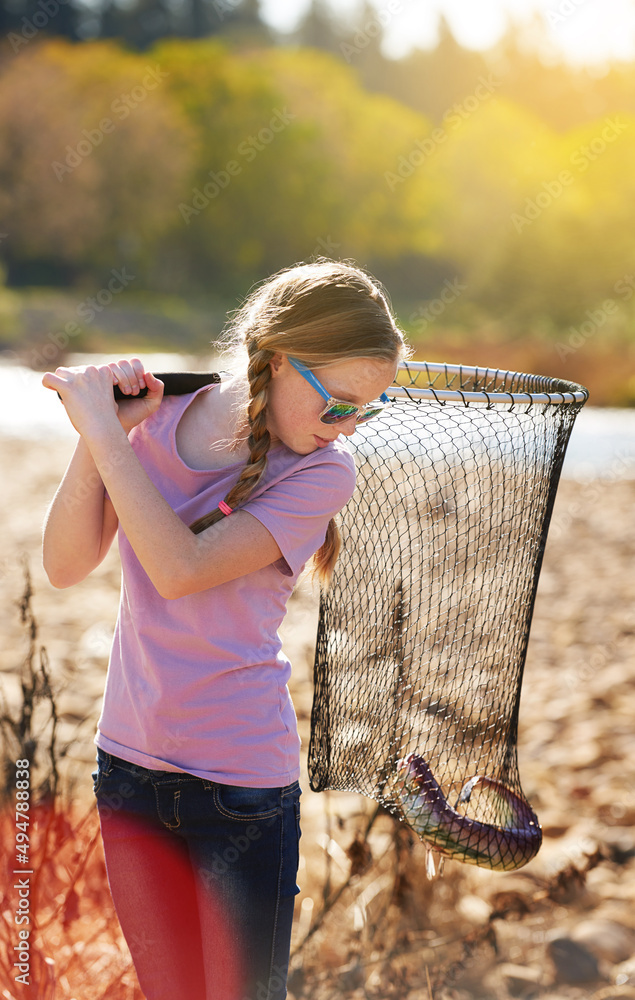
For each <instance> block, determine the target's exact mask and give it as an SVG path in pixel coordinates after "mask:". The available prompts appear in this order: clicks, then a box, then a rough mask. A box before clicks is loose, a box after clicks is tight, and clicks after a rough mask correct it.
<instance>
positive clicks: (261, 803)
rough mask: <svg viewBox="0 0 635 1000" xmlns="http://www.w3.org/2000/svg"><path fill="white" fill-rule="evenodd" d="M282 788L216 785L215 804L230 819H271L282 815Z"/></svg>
mask: <svg viewBox="0 0 635 1000" xmlns="http://www.w3.org/2000/svg"><path fill="white" fill-rule="evenodd" d="M280 792H281V789H280V788H251V787H249V786H246V785H220V784H218V783H217V784H215V785H214V804H215V805H216V808H217V809H218V811H219V812H220V813H221V815H223V816H226V817H228V818H229V819H237V820H254V819H270V818H272V817H273V816H277V815H278V814H279V813H280Z"/></svg>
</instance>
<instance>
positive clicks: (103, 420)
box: [42, 358, 163, 440]
mask: <svg viewBox="0 0 635 1000" xmlns="http://www.w3.org/2000/svg"><path fill="white" fill-rule="evenodd" d="M115 384H118V385H119V388H120V390H121V391H122V392H123V393H125V394H126V395H129V396H130V399H126V400H122V401H121V402H120V404H119V405H118V404H117V402H116V401H115V398H114V396H113V386H114V385H115ZM42 385H43V386H45V387H46V388H47V389H54V390H55V391H57V392H58V393H59V394H60V396H61V398H62V402H63V403H64V406H65V407H66V412H67V413H68V416H69V419H70V421H71V423H72V424H73V427H74V428H75V430H76V431H77V432H78V433H79V434H81V435H82V436H83V437H84V438H85V439H87V440H88V439H90V437H91V436H92V435H93V434H97V435H98V434H100V433H101V432H103V431H104V429H106V428H107V427H108V423H109V421H113V420H115V419H117V418H118V419H119V422H120V423H121V425H122V427H123V429H124V430H125V431H126V433H128V432H129V431H130V430H132V428H133V427H135V426H136V425H137V424H140V423H141V422H142V421H143V420H145V419H146V417H149V416H150V415H151V414H152V413H154V412H155V410H157V409H158V407H159V405H160V403H161V400H162V398H163V383H162V382H160V381H159V379H156V378H155V377H154V375H152V374H151V373H150V372H145V371H144V367H143V362H141V361H139V359H138V358H133V359H132V360H131V361H119V362H112V363H111V364H108V365H99V366H95V365H88V366H86V367H77V368H57V369H56V371H55V373H54V374H53V373H51V372H47V373H46V374H45V375H44V377H43V379H42ZM144 387H146V388H147V390H148V394H147V395H146V396H145V397H144V398H143V399H135V398H134V397H135V396H137V395H138V394H139V390H140V389H143V388H144Z"/></svg>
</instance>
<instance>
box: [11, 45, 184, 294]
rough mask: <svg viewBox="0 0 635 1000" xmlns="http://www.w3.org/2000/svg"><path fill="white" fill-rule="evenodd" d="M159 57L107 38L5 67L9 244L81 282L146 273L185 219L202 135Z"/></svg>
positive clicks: (46, 48) (37, 50) (38, 50)
mask: <svg viewBox="0 0 635 1000" xmlns="http://www.w3.org/2000/svg"><path fill="white" fill-rule="evenodd" d="M163 72H164V71H163V70H162V68H161V67H160V66H159V65H157V64H156V63H155V62H153V63H152V64H148V62H147V60H143V59H142V58H141V57H139V56H135V55H132V54H129V53H124V52H122V51H121V50H119V49H118V48H116V47H115V46H114V45H112V44H109V43H105V42H101V43H92V44H90V45H89V44H86V45H83V46H70V45H69V44H68V43H67V42H62V41H52V40H51V41H48V42H46V43H44V44H40V45H38V44H36V43H32V44H31V46H30V47H29V48H28V49H26V50H24V51H23V52H21V53H20V54H19V55H16V56H15V57H14V59H13V60H11V61H10V62H9V63H8V65H5V67H4V69H3V72H2V73H1V74H0V229H2V230H3V231H5V232H7V233H8V234H9V238H8V239H7V240H5V241H4V242H3V243H2V246H1V248H0V249H1V250H2V251H3V254H4V259H5V260H6V261H7V263H8V265H9V277H10V280H11V281H12V282H14V283H16V282H18V283H19V282H22V281H24V277H25V272H26V273H27V274H28V269H29V267H30V266H31V265H32V264H33V263H34V262H38V268H39V269H40V270H41V268H42V267H43V266H44V265H45V264H46V263H47V262H48V263H49V266H50V268H51V271H52V273H55V272H56V269H59V268H60V266H63V267H65V268H66V269H68V270H69V271H70V272H71V273H72V274H73V276H74V278H75V280H76V281H80V282H81V281H82V280H83V279H84V280H90V281H91V282H92V281H94V280H96V276H97V275H99V274H100V273H101V274H103V273H104V272H105V273H108V271H109V270H110V269H111V268H117V267H120V266H122V265H124V264H129V265H130V267H131V268H132V270H133V271H134V272H135V274H136V275H137V276H141V275H142V274H143V272H144V269H145V268H146V267H147V265H148V262H149V261H150V260H151V259H152V257H153V245H154V241H155V240H156V239H157V238H158V236H159V234H160V233H161V232H162V231H163V230H164V229H165V227H166V225H167V224H169V223H170V222H171V221H172V219H173V217H174V214H175V211H176V204H177V199H178V195H179V192H180V190H181V186H182V183H183V178H184V176H185V173H186V171H187V170H188V168H189V164H190V160H191V155H192V141H193V137H192V135H191V132H190V130H189V129H188V127H187V124H186V122H185V120H184V117H183V115H182V113H181V112H180V110H179V108H178V106H177V105H176V103H175V102H174V101H173V100H172V99H171V98H170V96H169V93H168V91H167V89H166V87H165V83H164V81H163V79H162V75H161V74H162V73H163Z"/></svg>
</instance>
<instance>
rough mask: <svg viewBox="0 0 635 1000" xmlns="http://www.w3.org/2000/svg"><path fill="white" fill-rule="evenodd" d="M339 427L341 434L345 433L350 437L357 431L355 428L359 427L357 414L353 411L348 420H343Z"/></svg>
mask: <svg viewBox="0 0 635 1000" xmlns="http://www.w3.org/2000/svg"><path fill="white" fill-rule="evenodd" d="M337 427H338V430H339V432H340V434H345V435H346V437H350V436H351V434H354V433H355V429H356V427H357V414H356V413H353V414H352V415H351V416H350V417H347V418H346V420H342V422H341V423H339V424H338V425H337Z"/></svg>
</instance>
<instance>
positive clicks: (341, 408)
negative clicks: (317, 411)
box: [320, 403, 359, 424]
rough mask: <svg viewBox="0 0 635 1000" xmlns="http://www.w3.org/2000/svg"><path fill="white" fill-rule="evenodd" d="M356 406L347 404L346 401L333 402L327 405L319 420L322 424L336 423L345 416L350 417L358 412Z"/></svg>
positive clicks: (345, 417)
mask: <svg viewBox="0 0 635 1000" xmlns="http://www.w3.org/2000/svg"><path fill="white" fill-rule="evenodd" d="M358 412H359V411H358V408H357V407H356V406H353V405H352V404H350V405H347V404H346V403H333V405H332V406H329V408H328V410H326V411H325V412H324V413H323V414H322V416H321V417H320V420H321V421H322V423H323V424H337V423H339V422H340V420H346V419H347V417H352V416H353V414H354V413H358Z"/></svg>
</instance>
